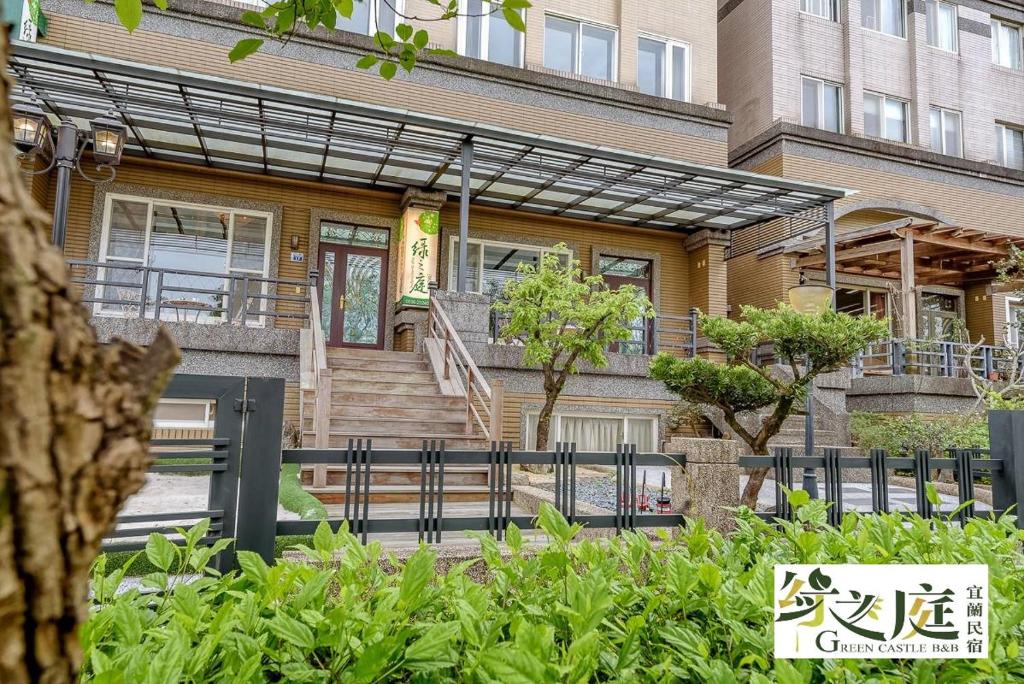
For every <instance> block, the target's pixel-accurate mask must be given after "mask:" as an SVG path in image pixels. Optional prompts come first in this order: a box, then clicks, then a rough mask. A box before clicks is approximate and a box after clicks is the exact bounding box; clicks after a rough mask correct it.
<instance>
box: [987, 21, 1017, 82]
mask: <svg viewBox="0 0 1024 684" xmlns="http://www.w3.org/2000/svg"><path fill="white" fill-rule="evenodd" d="M989 19H990V26H992V29H993V30H992V37H991V38H990V40H991V43H992V63H993V64H995V65H996V66H999V67H1002V68H1004V69H1010V70H1011V71H1024V24H1018V23H1016V22H1013V21H1006V20H1004V19H1000V18H999V17H990V18H989ZM1002 26H1006V27H1009V28H1013V29H1016V30H1017V63H1018V64H1020V66H1019V67H1015V66H1012V65H1010V64H1003V63H1002V62H1000V61H999V52H998V51H997V49H996V48H997V45H998V42H997V41H998V36H999V32H998V31H997V27H1002Z"/></svg>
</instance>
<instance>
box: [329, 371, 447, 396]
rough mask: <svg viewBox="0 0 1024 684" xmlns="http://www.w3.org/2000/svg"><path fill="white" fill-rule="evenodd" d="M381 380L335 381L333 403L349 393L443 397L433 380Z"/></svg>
mask: <svg viewBox="0 0 1024 684" xmlns="http://www.w3.org/2000/svg"><path fill="white" fill-rule="evenodd" d="M384 378H387V381H384ZM379 380H380V381H379V382H378V381H373V382H364V381H351V380H335V381H334V384H333V385H332V387H331V401H332V402H333V401H335V400H336V398H337V397H338V395H339V394H347V393H349V392H373V393H376V394H404V395H413V396H422V395H436V396H443V395H442V394H441V392H440V390H439V389H438V387H437V383H436V382H435V381H434V380H433V379H431V380H430V382H395V381H394V380H393V379H392V377H391V376H390V375H386V376H384V375H382V376H381V378H379Z"/></svg>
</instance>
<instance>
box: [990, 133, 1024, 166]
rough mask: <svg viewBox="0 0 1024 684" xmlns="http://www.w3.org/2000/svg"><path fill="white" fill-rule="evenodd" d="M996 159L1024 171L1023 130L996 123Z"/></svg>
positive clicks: (1004, 164)
mask: <svg viewBox="0 0 1024 684" xmlns="http://www.w3.org/2000/svg"><path fill="white" fill-rule="evenodd" d="M996 161H998V162H999V163H1000V164H1002V165H1003V166H1006V167H1009V168H1011V169H1020V170H1022V171H1024V130H1022V129H1020V128H1012V127H1010V126H1004V125H1003V124H996Z"/></svg>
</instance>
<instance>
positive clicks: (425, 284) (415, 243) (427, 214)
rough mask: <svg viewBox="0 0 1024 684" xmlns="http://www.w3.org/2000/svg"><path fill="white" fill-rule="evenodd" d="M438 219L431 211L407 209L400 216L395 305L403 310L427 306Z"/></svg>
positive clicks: (435, 257)
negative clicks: (398, 275) (398, 262)
mask: <svg viewBox="0 0 1024 684" xmlns="http://www.w3.org/2000/svg"><path fill="white" fill-rule="evenodd" d="M440 232H441V226H440V215H439V214H438V212H437V211H436V210H434V209H422V208H418V207H409V208H408V209H406V210H405V214H404V215H403V216H402V234H401V247H400V249H401V252H400V253H399V258H400V259H401V262H400V264H399V271H400V273H401V278H402V280H401V283H400V288H399V292H398V301H399V303H400V304H403V305H406V306H427V303H428V302H429V300H430V291H429V285H430V281H431V280H433V279H434V278H435V277H436V273H437V251H438V234H439V233H440Z"/></svg>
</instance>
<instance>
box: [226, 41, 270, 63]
mask: <svg viewBox="0 0 1024 684" xmlns="http://www.w3.org/2000/svg"><path fill="white" fill-rule="evenodd" d="M261 47H263V39H262V38H243V39H242V40H240V41H238V42H237V43H235V47H233V48H231V52H229V53H228V60H229V61H231V62H232V63H234V62H237V61H239V60H242V59H245V58H246V57H248V56H249V55H251V54H252V53H254V52H256V51H257V50H259V49H260V48H261Z"/></svg>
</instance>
